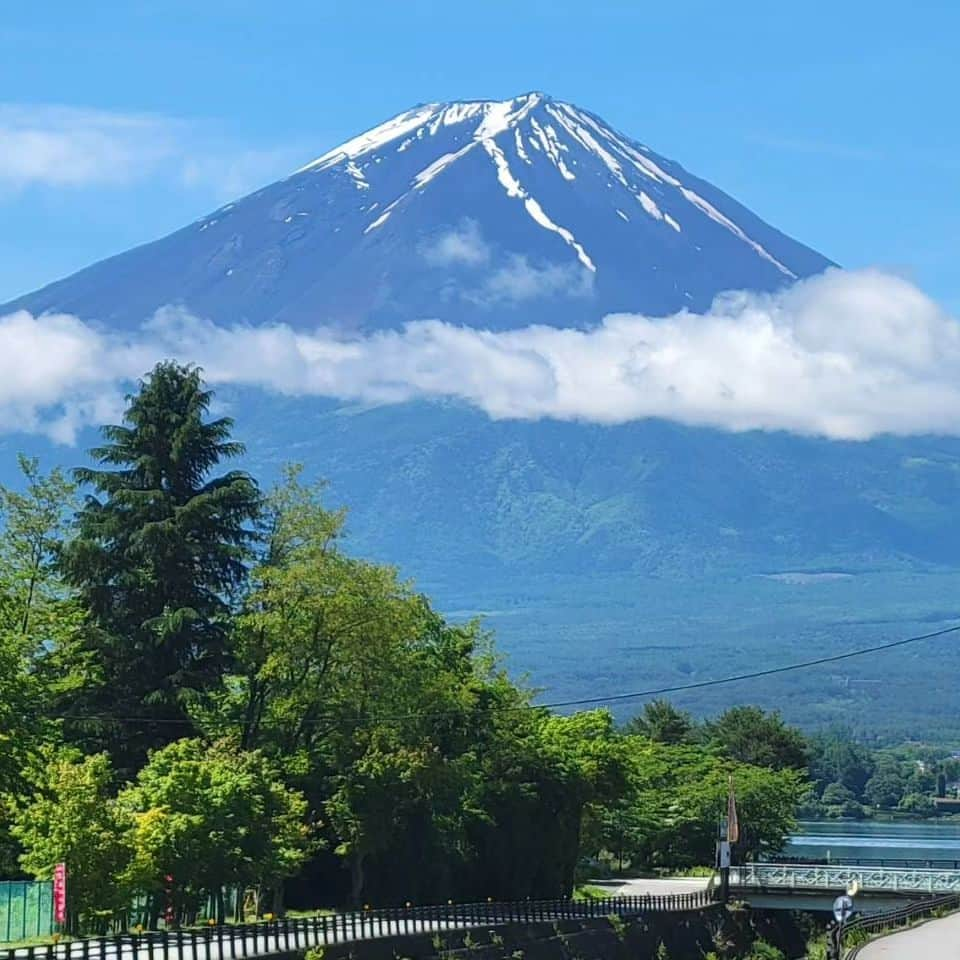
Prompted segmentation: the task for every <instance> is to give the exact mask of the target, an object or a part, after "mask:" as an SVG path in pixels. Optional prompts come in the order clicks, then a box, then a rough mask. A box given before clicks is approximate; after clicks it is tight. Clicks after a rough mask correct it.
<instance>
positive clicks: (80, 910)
mask: <svg viewBox="0 0 960 960" xmlns="http://www.w3.org/2000/svg"><path fill="white" fill-rule="evenodd" d="M112 777H113V771H112V769H111V767H110V760H109V758H108V757H107V756H106V755H105V754H96V755H94V756H89V757H81V756H80V754H79V753H77V752H76V751H72V750H65V751H62V752H59V753H58V752H56V751H54V750H53V749H50V748H47V749H46V750H45V751H44V752H43V755H42V757H41V760H40V762H38V763H37V764H36V766H35V767H34V768H33V770H32V777H31V779H32V783H33V787H34V790H35V793H34V795H33V796H32V798H31V799H30V800H29V801H27V802H26V803H25V804H24V805H23V806H22V807H21V808H20V809H19V810H18V812H17V814H16V817H15V820H14V825H13V833H14V835H15V836H16V838H17V839H18V840H19V841H20V844H21V845H22V847H23V854H22V855H21V858H20V862H21V864H22V865H23V868H24V869H25V870H26V871H27V872H28V873H31V874H32V875H33V876H34V877H36V878H37V879H39V880H49V879H50V878H51V877H52V876H53V869H54V867H55V866H56V864H58V863H64V864H66V867H67V875H68V877H69V885H70V886H69V898H68V901H67V908H68V923H67V928H68V931H69V932H72V933H78V932H80V930H81V929H84V930H88V931H90V932H101V931H102V930H103V929H105V927H106V926H107V924H108V923H109V921H110V920H111V919H112V914H113V913H114V912H115V911H118V910H122V909H126V907H128V906H129V897H128V891H127V889H126V888H125V887H124V885H123V884H122V882H121V876H122V875H123V873H124V871H125V869H126V867H127V858H128V853H127V848H126V845H125V833H126V823H125V821H124V819H123V816H122V812H121V811H120V810H119V809H118V808H117V805H116V803H115V802H114V800H113V798H112V797H111V794H110V785H111V780H112Z"/></svg>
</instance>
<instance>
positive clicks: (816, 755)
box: [810, 729, 876, 800]
mask: <svg viewBox="0 0 960 960" xmlns="http://www.w3.org/2000/svg"><path fill="white" fill-rule="evenodd" d="M875 765H876V762H875V759H874V757H873V754H872V753H871V752H870V750H868V749H867V748H866V747H865V746H863V745H862V744H860V743H858V742H857V740H856V738H855V737H854V735H853V733H852V731H850V730H845V729H838V730H833V731H831V732H828V733H823V734H819V735H817V736H814V737H813V738H811V740H810V777H811V779H812V780H813V781H814V783H816V784H818V789H820V790H822V789H823V788H824V787H825V786H826V785H827V784H830V783H841V784H843V785H844V786H845V787H846V788H847V789H848V790H850V791H851V792H852V794H853V799H855V800H858V799H861V798H862V797H863V789H864V787H865V786H866V785H867V781H868V780H869V779H870V777H871V776H873V771H874V767H875Z"/></svg>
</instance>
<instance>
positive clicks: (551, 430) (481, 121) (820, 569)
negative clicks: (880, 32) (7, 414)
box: [0, 93, 960, 735]
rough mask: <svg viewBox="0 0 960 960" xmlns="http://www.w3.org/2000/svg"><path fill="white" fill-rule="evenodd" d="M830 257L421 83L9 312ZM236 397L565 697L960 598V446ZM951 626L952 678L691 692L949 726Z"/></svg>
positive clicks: (798, 274)
mask: <svg viewBox="0 0 960 960" xmlns="http://www.w3.org/2000/svg"><path fill="white" fill-rule="evenodd" d="M830 266H832V264H831V262H830V261H829V260H828V259H827V258H826V257H824V256H822V255H820V254H818V253H816V252H815V251H813V250H811V249H809V248H807V247H805V246H803V245H802V244H800V243H798V242H797V241H795V240H792V239H791V238H789V237H787V236H785V235H784V234H782V233H780V232H779V231H778V230H776V229H775V228H773V227H772V226H770V225H768V224H767V223H765V222H764V221H763V220H761V219H760V218H759V217H757V216H756V215H755V214H753V213H751V212H750V211H749V210H747V209H746V208H745V207H744V206H742V205H741V204H739V203H738V202H737V201H736V200H734V199H732V198H731V197H729V196H727V195H726V194H724V193H722V192H721V191H720V190H718V189H717V188H716V187H713V186H711V185H710V184H708V183H706V182H705V181H703V180H701V179H698V178H697V177H695V176H693V175H692V174H690V173H688V172H687V171H686V170H685V169H683V168H682V167H681V166H680V165H679V164H677V163H675V162H673V161H671V160H669V159H667V158H665V157H663V156H660V155H658V154H656V153H654V152H653V151H652V150H651V149H649V148H648V147H646V146H644V145H642V144H641V143H639V142H637V141H635V140H633V139H631V138H630V137H628V136H625V135H623V134H621V133H619V132H618V131H616V130H614V129H613V128H612V127H610V126H609V125H608V124H607V123H605V122H604V121H603V120H602V119H601V118H600V117H598V116H596V115H595V114H593V113H591V112H589V111H587V110H584V109H581V108H580V107H577V106H575V105H573V104H571V103H566V102H563V101H560V100H554V99H551V98H550V97H548V96H545V95H543V94H540V93H530V94H526V95H524V96H520V97H516V98H514V99H511V100H506V101H465V102H457V103H431V104H425V105H421V106H417V107H414V108H413V109H411V110H408V111H406V112H404V113H401V114H399V115H397V116H396V117H394V118H392V119H390V120H388V121H386V122H385V123H383V124H381V125H379V126H377V127H374V128H373V129H372V130H369V131H367V132H366V133H363V134H361V135H360V136H357V137H355V138H354V139H352V140H349V141H348V142H346V143H344V144H342V145H340V146H338V147H336V148H334V149H333V150H330V151H328V152H327V153H325V154H323V155H322V156H320V157H319V158H317V159H316V160H314V161H312V162H311V163H308V164H306V165H305V166H303V167H302V168H301V169H299V170H297V171H296V172H294V173H292V174H291V175H290V176H288V177H287V178H286V179H284V180H281V181H279V182H277V183H273V184H271V185H269V186H266V187H264V188H263V189H260V190H258V191H256V192H255V193H252V194H251V195H249V196H247V197H244V198H242V199H239V200H237V201H235V202H233V203H228V204H226V205H225V206H223V207H221V208H220V209H219V210H216V211H214V212H213V213H211V214H209V215H207V216H204V217H202V218H201V219H199V220H198V221H196V222H194V223H192V224H190V225H188V226H186V227H184V228H183V229H181V230H179V231H177V232H176V233H173V234H171V235H170V236H167V237H164V238H162V239H160V240H157V241H155V242H153V243H149V244H146V245H145V246H142V247H138V248H136V249H133V250H130V251H128V252H125V253H121V254H120V255H118V256H115V257H113V258H111V259H108V260H105V261H103V262H101V263H97V264H94V265H93V266H91V267H88V268H87V269H85V270H82V271H80V272H79V273H77V274H75V275H73V276H71V277H67V278H66V279H63V280H59V281H57V282H55V283H52V284H50V285H49V286H47V287H45V288H43V289H42V290H39V291H37V292H35V293H32V294H29V295H27V296H24V297H21V298H19V299H18V300H16V301H14V302H12V303H9V304H6V305H5V306H2V307H0V316H2V315H4V314H8V313H11V312H12V311H14V310H27V311H30V312H31V313H32V314H33V315H35V316H36V315H40V314H42V313H53V312H63V313H69V314H73V315H75V316H77V317H79V318H80V319H81V320H83V321H86V322H89V323H90V324H92V325H95V326H96V327H97V328H98V329H105V330H112V331H115V332H118V333H121V334H122V333H126V332H129V331H132V330H136V329H138V328H139V327H140V326H141V325H142V324H143V323H144V322H145V320H147V319H148V318H150V317H151V316H152V315H153V314H154V313H155V312H156V311H157V310H159V309H160V308H163V307H165V306H169V305H175V306H180V307H182V308H183V310H185V311H187V312H189V313H190V314H192V315H193V316H195V317H198V318H201V319H203V320H205V321H210V322H212V323H215V324H220V325H231V324H238V325H242V326H245V327H263V326H272V327H275V326H277V325H285V326H286V327H287V328H291V329H293V330H294V331H309V330H313V329H316V328H318V327H323V328H324V329H332V330H334V331H336V332H337V335H338V336H342V337H343V338H344V339H345V340H347V341H349V338H351V337H353V336H365V335H370V334H374V335H375V334H377V333H380V332H384V331H393V330H398V329H400V328H402V327H403V326H404V325H405V324H408V323H410V322H411V321H415V320H420V319H429V318H434V319H439V320H444V321H447V322H448V323H450V324H455V325H458V326H461V327H467V328H474V329H476V330H482V331H515V330H519V329H520V328H528V327H531V326H532V325H541V326H545V327H548V328H550V327H553V328H573V329H589V328H591V327H593V326H595V325H596V324H597V323H599V322H600V321H601V320H602V318H603V317H605V316H607V315H609V314H613V313H617V312H620V311H629V312H633V313H640V314H644V315H646V316H648V317H658V316H665V315H668V314H674V313H677V312H678V311H684V310H689V311H691V312H703V311H706V310H707V309H708V308H709V307H710V304H711V303H712V302H713V301H714V298H715V297H717V296H718V295H719V294H721V293H723V292H724V291H730V290H748V291H760V292H770V293H775V292H776V291H780V290H783V289H784V288H787V287H789V286H790V285H791V284H793V283H795V282H796V281H797V280H798V279H803V278H808V277H811V276H814V275H816V274H818V273H820V272H822V271H824V270H825V269H826V268H828V267H830ZM440 359H441V361H442V356H441V358H440ZM704 360H705V363H707V364H709V362H710V360H711V358H710V357H706V358H704ZM218 397H219V398H220V399H221V400H223V401H224V402H225V403H226V404H227V405H228V406H229V407H231V412H232V414H233V415H234V417H235V419H236V421H237V428H236V432H237V435H238V437H239V438H240V439H243V440H244V441H246V443H247V446H248V456H247V461H248V462H247V466H248V467H249V468H250V469H252V470H253V471H254V472H255V473H256V474H257V475H258V476H260V477H262V478H264V479H266V480H269V478H270V476H271V474H273V473H275V472H276V470H277V467H278V465H279V464H280V463H282V462H283V461H286V460H291V459H293V460H298V461H302V462H303V463H304V464H305V465H306V466H307V468H308V470H309V471H310V472H311V473H313V474H315V475H319V476H323V477H326V478H328V479H329V481H330V500H331V502H332V503H336V504H345V505H347V506H348V507H349V508H350V515H349V516H350V519H349V533H350V537H351V543H352V545H353V549H355V550H356V551H357V552H360V553H363V554H364V555H367V556H371V557H373V558H377V559H382V560H387V561H390V562H395V563H397V564H398V565H399V566H400V567H401V569H402V570H403V571H404V572H405V573H407V574H409V575H412V576H414V577H415V578H416V580H417V582H418V583H419V584H420V585H421V586H422V587H423V588H424V590H426V591H427V592H429V593H431V594H433V595H434V596H435V597H436V599H437V600H438V602H439V604H440V606H441V607H442V608H443V609H444V610H446V611H447V612H448V613H449V614H450V615H451V616H454V617H459V616H467V615H472V614H482V615H483V616H485V617H486V619H487V621H488V623H489V624H490V625H491V626H492V627H494V628H495V629H496V631H497V634H498V638H499V644H500V646H501V647H502V648H504V649H505V650H506V651H507V653H508V655H509V660H508V663H509V665H510V666H511V668H512V669H514V670H516V671H517V672H525V673H529V674H530V676H531V678H532V680H533V682H534V683H535V684H536V685H538V686H540V687H542V688H544V689H545V691H546V698H547V699H552V700H563V699H568V698H574V697H590V696H602V695H606V694H611V693H622V692H624V691H625V690H630V689H650V688H660V687H674V686H678V685H682V684H686V683H690V682H696V681H699V680H702V679H705V678H709V677H713V676H716V675H717V674H718V673H733V672H737V671H738V670H739V669H741V668H747V669H750V668H756V666H757V665H758V664H761V665H764V666H768V665H775V664H777V663H783V662H790V661H794V660H799V659H806V658H807V657H808V656H816V655H819V654H821V653H833V652H837V651H838V650H839V649H846V648H849V647H850V646H853V645H854V644H857V643H861V642H864V641H874V640H875V639H876V638H877V636H878V634H880V635H882V636H884V637H886V636H889V635H891V634H892V635H893V636H903V635H906V634H907V633H908V632H913V631H916V632H924V628H925V629H931V627H930V626H929V625H930V624H931V623H938V622H939V621H940V620H943V619H946V618H949V617H954V616H957V611H958V609H960V603H958V602H957V601H956V600H955V598H956V597H957V596H960V573H958V571H960V511H958V510H957V508H956V504H957V498H958V493H960V443H958V442H957V441H956V440H952V439H944V438H939V437H914V438H911V439H898V438H894V437H889V436H879V437H878V438H876V439H873V440H870V441H866V442H846V441H838V440H828V439H819V438H814V437H809V436H799V435H793V434H788V433H784V432H777V431H760V430H752V431H746V432H739V433H729V432H723V431H719V430H714V429H708V428H705V427H693V426H684V425H682V424H680V423H676V422H670V421H669V420H666V419H649V418H648V419H636V420H633V421H630V422H626V423H620V424H619V425H604V424H602V423H588V422H578V421H573V420H570V421H562V420H556V419H540V420H524V419H509V418H506V419H499V420H495V419H491V418H490V417H488V416H487V415H486V414H485V413H483V412H482V411H480V410H477V409H475V408H473V407H471V406H468V405H466V404H464V403H461V402H458V401H451V400H429V399H424V398H419V399H414V400H406V401H405V402H393V403H380V404H371V403H366V404H361V403H348V402H344V401H337V400H332V399H323V400H321V399H318V398H316V397H304V396H298V395H296V394H295V393H293V392H291V393H285V394H282V395H280V394H276V393H269V392H266V391H261V390H256V389H254V388H251V387H242V388H241V387H229V386H219V387H218ZM16 439H19V438H16ZM85 439H88V438H84V437H81V442H82V441H84V440H85ZM12 443H13V441H12V440H11V439H8V440H7V441H5V446H6V448H7V450H8V452H12V450H13V449H15V446H13V445H12ZM31 452H34V451H31ZM45 453H46V454H47V457H46V459H48V460H49V458H50V455H52V456H53V457H54V458H55V459H56V460H59V461H60V462H62V463H66V464H68V465H74V464H75V463H76V462H77V460H78V459H79V457H80V454H79V453H78V451H76V450H71V449H66V450H65V449H63V448H49V449H47V450H46V451H45ZM937 650H938V653H937V655H938V664H939V665H940V666H941V667H942V669H939V670H937V671H930V669H929V661H928V659H924V657H923V651H922V650H920V649H919V648H906V649H905V650H904V651H903V652H901V653H894V654H889V655H888V659H886V660H883V661H882V662H880V661H864V660H859V661H850V662H849V664H840V665H837V666H835V667H832V668H823V669H821V670H819V671H810V672H807V673H802V674H791V675H787V676H786V677H783V678H772V679H770V680H769V681H766V682H764V683H763V684H754V685H752V686H750V687H749V688H747V687H745V688H743V689H734V690H729V691H728V690H727V689H726V688H718V690H717V692H716V693H714V692H712V691H702V692H699V693H690V694H687V695H681V696H679V697H678V701H679V702H680V703H681V705H685V706H689V707H690V708H692V709H695V710H699V711H709V710H713V709H716V708H717V707H720V706H723V705H724V704H725V703H726V698H727V697H729V696H733V697H735V698H736V699H738V700H752V701H755V702H759V703H762V704H766V705H776V706H778V707H780V708H782V709H783V711H784V713H785V714H786V715H787V716H788V717H790V718H791V719H794V720H798V721H801V722H803V723H806V724H807V725H814V726H815V725H818V724H821V723H824V722H832V721H843V722H846V723H851V724H853V725H857V724H858V723H859V722H860V721H861V719H864V718H865V719H866V721H867V722H868V723H869V726H870V727H871V728H872V729H873V730H881V731H889V732H890V733H891V734H892V735H902V734H903V733H904V732H910V733H918V732H920V733H927V734H929V733H943V732H944V731H947V732H950V733H952V734H954V733H958V732H960V728H958V725H957V723H956V721H955V720H951V719H949V718H950V717H955V716H957V714H958V711H957V709H956V708H957V707H958V706H960V695H958V692H957V690H958V689H960V688H958V686H957V684H956V683H955V682H952V681H951V670H950V669H949V668H950V667H951V666H960V651H955V650H954V649H953V648H950V647H940V648H937ZM927 653H929V651H927ZM881 680H882V681H883V683H882V684H881V683H880V681H881ZM917 684H921V685H922V686H921V687H920V688H921V689H923V690H924V691H925V695H924V696H923V697H918V696H917V695H916V690H917ZM684 697H686V699H685V698H684ZM880 706H882V707H883V709H882V710H879V709H874V708H879V707H880ZM624 709H625V710H629V706H627V707H625V708H624Z"/></svg>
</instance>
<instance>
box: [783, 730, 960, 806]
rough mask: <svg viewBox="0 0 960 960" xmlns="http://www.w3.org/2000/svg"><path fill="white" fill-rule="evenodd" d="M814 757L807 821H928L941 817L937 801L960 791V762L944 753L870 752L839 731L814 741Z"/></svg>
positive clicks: (917, 749)
mask: <svg viewBox="0 0 960 960" xmlns="http://www.w3.org/2000/svg"><path fill="white" fill-rule="evenodd" d="M809 751H810V765H809V776H810V781H811V792H810V794H809V796H808V798H807V799H806V801H805V802H804V803H803V804H802V806H801V807H800V811H799V812H800V814H801V815H802V816H806V817H829V818H834V819H836V818H852V819H862V818H864V817H871V816H874V815H877V814H893V813H898V814H901V815H904V816H910V817H926V816H931V815H933V814H935V813H936V806H935V804H934V799H935V798H936V797H946V796H953V797H956V796H957V795H958V791H960V759H958V758H957V757H955V756H952V755H951V754H950V753H949V752H948V751H947V750H945V749H943V748H937V749H932V748H929V747H924V746H921V745H912V746H903V747H898V748H889V747H887V748H883V749H870V748H869V747H867V746H865V745H864V744H862V743H858V742H857V741H856V739H855V738H854V737H852V736H851V735H850V734H849V733H848V732H846V731H842V730H840V731H831V732H827V733H821V734H817V735H816V736H813V737H811V738H810V745H809Z"/></svg>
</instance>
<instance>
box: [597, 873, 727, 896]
mask: <svg viewBox="0 0 960 960" xmlns="http://www.w3.org/2000/svg"><path fill="white" fill-rule="evenodd" d="M708 881H709V877H663V878H658V879H651V878H648V877H635V878H633V879H630V880H623V879H621V880H591V881H590V885H591V886H597V887H602V888H603V889H604V890H607V891H609V894H610V896H611V897H644V896H646V895H647V894H649V895H650V896H653V897H662V896H666V895H668V894H673V893H699V892H700V891H701V890H706V889H707V883H708Z"/></svg>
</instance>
